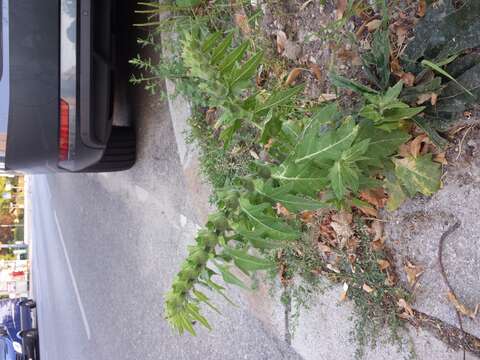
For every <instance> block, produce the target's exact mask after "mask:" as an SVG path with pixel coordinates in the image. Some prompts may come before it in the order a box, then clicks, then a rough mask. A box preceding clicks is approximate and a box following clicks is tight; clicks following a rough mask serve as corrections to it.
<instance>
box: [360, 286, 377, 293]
mask: <svg viewBox="0 0 480 360" xmlns="http://www.w3.org/2000/svg"><path fill="white" fill-rule="evenodd" d="M362 289H363V291H365V292H367V293H369V294H370V293H372V292H373V291H374V290H373V288H371V287H370V286H368V285H367V284H363V286H362Z"/></svg>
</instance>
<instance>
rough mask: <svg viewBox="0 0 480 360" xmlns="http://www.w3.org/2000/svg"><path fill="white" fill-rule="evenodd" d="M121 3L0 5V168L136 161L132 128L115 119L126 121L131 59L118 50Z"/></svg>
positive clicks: (12, 0) (88, 167) (51, 0)
mask: <svg viewBox="0 0 480 360" xmlns="http://www.w3.org/2000/svg"><path fill="white" fill-rule="evenodd" d="M124 3H127V0H102V1H93V0H82V1H80V0H64V1H58V0H42V1H39V0H21V1H17V0H2V1H0V4H1V5H0V17H1V21H2V25H1V28H0V166H2V167H3V168H4V170H7V171H12V172H16V171H18V172H23V173H44V172H64V171H67V172H99V171H117V170H124V169H128V168H130V167H131V166H132V165H133V164H134V162H135V154H136V149H135V147H136V146H135V143H136V142H135V131H134V128H133V127H131V126H130V127H129V126H119V122H118V121H116V122H114V121H113V119H114V118H115V119H117V120H118V119H121V120H122V121H120V123H121V124H123V125H125V124H126V123H128V121H125V119H126V118H128V117H129V114H128V106H127V104H128V99H127V95H126V94H127V87H128V68H127V70H125V66H128V61H127V60H128V59H125V58H124V55H123V54H124V52H125V50H124V49H123V48H122V47H121V46H118V43H119V41H120V40H119V39H121V38H122V36H120V35H121V33H122V31H123V32H125V31H127V27H126V26H125V24H124V23H125V21H124V19H123V18H122V16H121V14H122V11H124V10H123V7H124V6H125V5H124ZM57 14H58V15H57ZM57 16H58V17H59V18H57V19H56V17H57ZM116 104H120V105H116ZM115 124H116V125H115Z"/></svg>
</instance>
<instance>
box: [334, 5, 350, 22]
mask: <svg viewBox="0 0 480 360" xmlns="http://www.w3.org/2000/svg"><path fill="white" fill-rule="evenodd" d="M347 5H348V0H337V9H336V13H335V15H336V18H337V20H340V19H342V18H343V14H344V13H345V10H347Z"/></svg>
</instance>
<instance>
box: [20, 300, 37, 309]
mask: <svg viewBox="0 0 480 360" xmlns="http://www.w3.org/2000/svg"><path fill="white" fill-rule="evenodd" d="M20 306H25V307H28V308H29V309H34V308H36V307H37V304H36V303H35V301H34V300H32V299H26V300H22V301H21V302H20Z"/></svg>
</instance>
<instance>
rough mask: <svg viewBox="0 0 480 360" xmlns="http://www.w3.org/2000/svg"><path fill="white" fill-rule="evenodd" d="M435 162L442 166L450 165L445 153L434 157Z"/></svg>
mask: <svg viewBox="0 0 480 360" xmlns="http://www.w3.org/2000/svg"><path fill="white" fill-rule="evenodd" d="M433 161H436V162H438V163H440V164H442V165H448V161H447V158H446V157H445V151H443V152H441V153H438V154H435V155H434V157H433Z"/></svg>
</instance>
